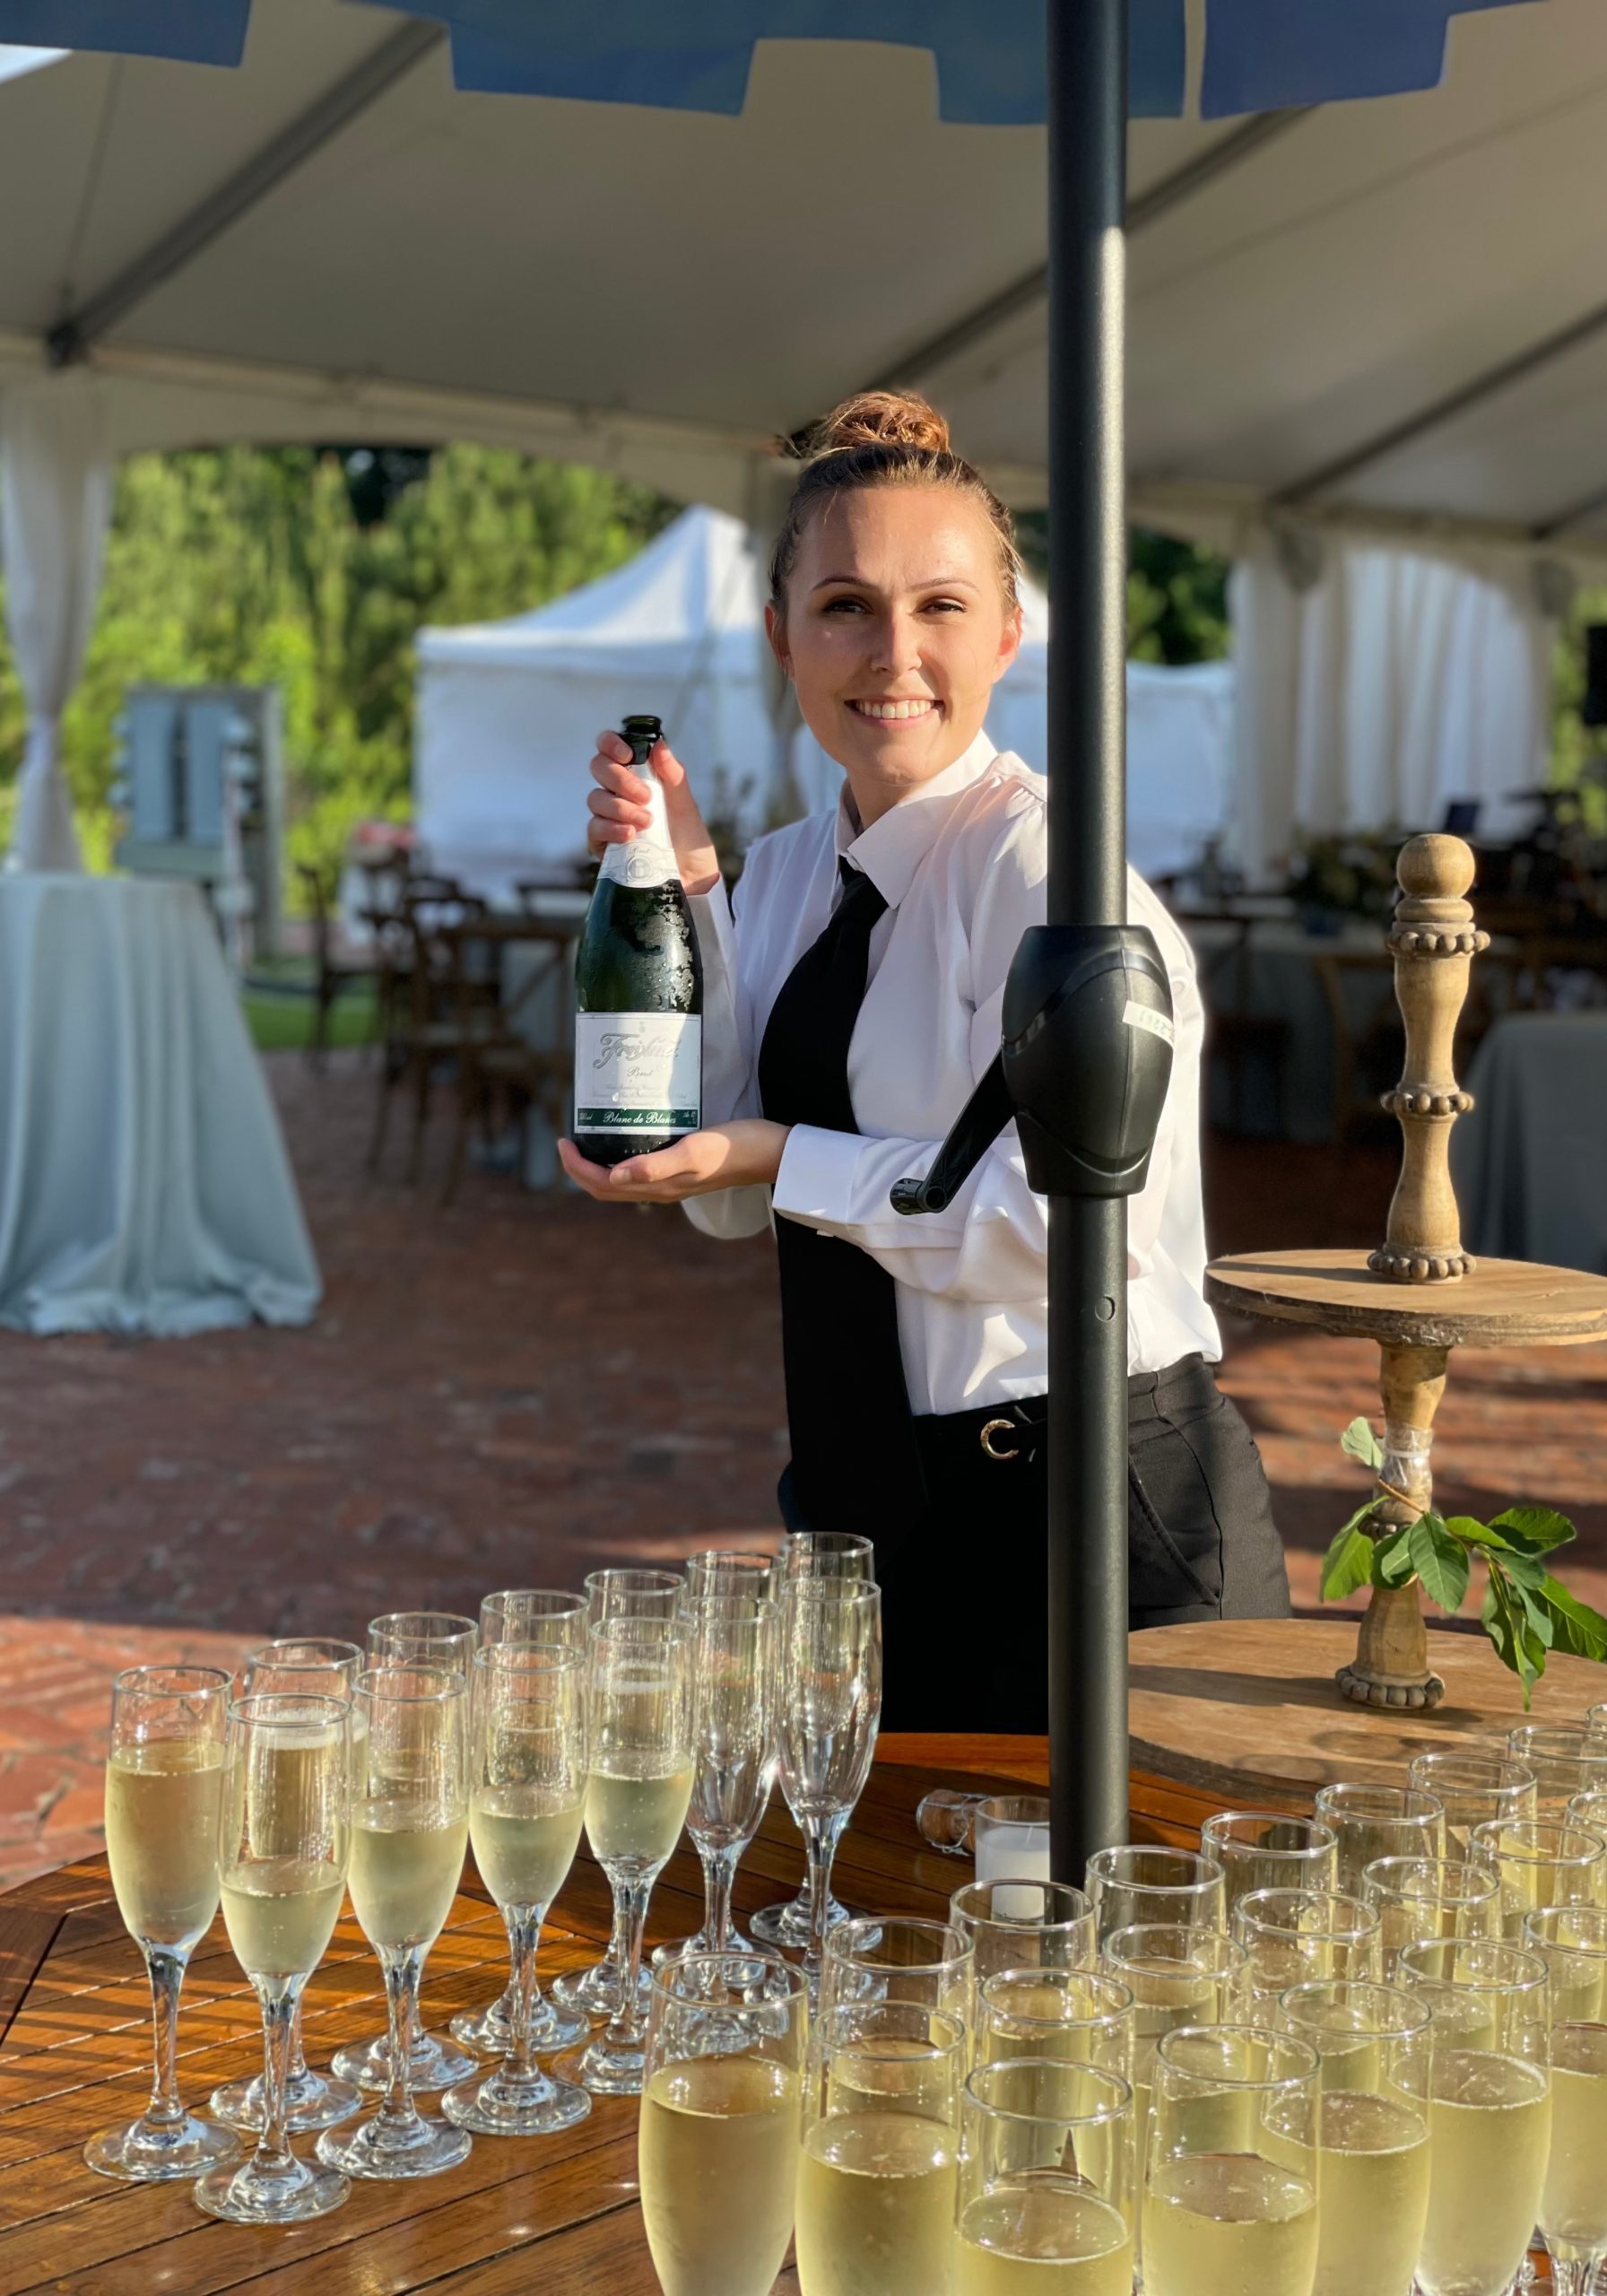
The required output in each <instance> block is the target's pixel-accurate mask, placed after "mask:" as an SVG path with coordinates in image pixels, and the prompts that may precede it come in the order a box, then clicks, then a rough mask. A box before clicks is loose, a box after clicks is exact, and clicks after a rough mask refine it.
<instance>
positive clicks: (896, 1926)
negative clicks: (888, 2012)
mask: <svg viewBox="0 0 1607 2296" xmlns="http://www.w3.org/2000/svg"><path fill="white" fill-rule="evenodd" d="M819 1998H820V2006H821V2011H822V2013H824V2012H825V2011H826V2010H829V2009H835V2008H837V2007H838V2006H839V2005H845V2004H847V2003H849V2002H855V2001H863V2002H876V2001H890V2002H902V2003H906V2004H908V2005H910V2006H913V2007H917V2008H923V2009H937V2010H941V2011H942V2013H943V2014H944V2015H945V2016H951V2017H958V2018H959V2020H960V2023H961V2024H962V2025H964V2026H965V2027H966V2029H967V2031H969V2029H970V2026H971V2022H972V2020H973V2018H974V2017H975V2014H976V2007H977V1977H976V1953H975V1952H974V1950H973V1947H972V1944H971V1940H970V1938H969V1935H967V1934H966V1932H965V1930H964V1929H963V1928H961V1926H960V1924H959V1923H958V1922H954V1921H928V1920H925V1919H924V1918H918V1917H915V1916H909V1915H904V1914H899V1915H898V1916H896V1917H895V1918H890V1919H889V1918H885V1917H884V1918H882V1919H880V1920H872V1919H871V1918H868V1917H864V1918H857V1919H853V1920H848V1921H839V1922H838V1926H837V1927H836V1928H835V1929H833V1930H832V1931H831V1932H830V1934H829V1935H828V1937H827V1939H826V1957H825V1964H824V1970H823V1973H822V1975H821V1985H820V1996H819Z"/></svg>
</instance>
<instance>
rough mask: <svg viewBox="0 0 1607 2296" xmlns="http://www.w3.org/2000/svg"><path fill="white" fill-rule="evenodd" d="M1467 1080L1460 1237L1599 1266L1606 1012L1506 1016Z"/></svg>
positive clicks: (1493, 1253)
mask: <svg viewBox="0 0 1607 2296" xmlns="http://www.w3.org/2000/svg"><path fill="white" fill-rule="evenodd" d="M1466 1081H1467V1088H1468V1090H1469V1091H1471V1092H1472V1095H1473V1100H1474V1107H1473V1110H1472V1115H1471V1116H1465V1117H1464V1118H1463V1119H1462V1121H1461V1122H1460V1123H1459V1124H1458V1125H1457V1126H1456V1128H1455V1132H1454V1133H1453V1134H1452V1135H1451V1169H1452V1172H1453V1175H1454V1177H1455V1183H1456V1198H1457V1202H1458V1204H1459V1205H1460V1206H1461V1209H1462V1233H1463V1239H1464V1242H1465V1243H1466V1244H1467V1246H1468V1247H1469V1248H1470V1249H1471V1250H1472V1251H1474V1252H1477V1253H1478V1254H1479V1255H1480V1256H1481V1257H1494V1258H1506V1259H1530V1260H1540V1261H1543V1262H1545V1263H1547V1264H1548V1265H1551V1266H1555V1267H1577V1268H1583V1269H1584V1270H1585V1272H1586V1273H1587V1274H1593V1275H1600V1274H1607V1010H1600V1009H1598V1010H1592V1011H1587V1012H1578V1013H1509V1014H1507V1015H1505V1016H1504V1017H1503V1018H1501V1019H1500V1020H1498V1021H1497V1022H1496V1023H1495V1025H1494V1026H1493V1027H1492V1028H1491V1029H1490V1032H1489V1034H1488V1035H1487V1036H1486V1037H1485V1038H1484V1039H1483V1041H1482V1043H1481V1045H1480V1047H1479V1048H1478V1051H1477V1052H1476V1053H1475V1054H1474V1056H1473V1059H1472V1065H1470V1067H1469V1069H1468V1072H1467V1080H1466Z"/></svg>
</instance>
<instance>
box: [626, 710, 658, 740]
mask: <svg viewBox="0 0 1607 2296" xmlns="http://www.w3.org/2000/svg"><path fill="white" fill-rule="evenodd" d="M620 731H621V734H623V735H624V736H625V739H626V740H627V741H628V742H630V741H638V742H656V741H658V740H659V739H661V737H662V735H663V734H664V720H663V718H648V717H645V716H644V717H637V718H626V720H625V722H624V724H623V725H622V726H621V728H620Z"/></svg>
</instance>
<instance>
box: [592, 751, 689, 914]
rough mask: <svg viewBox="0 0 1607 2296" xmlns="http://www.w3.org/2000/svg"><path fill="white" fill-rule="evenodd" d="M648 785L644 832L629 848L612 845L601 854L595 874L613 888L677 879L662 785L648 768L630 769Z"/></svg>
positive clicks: (655, 883) (661, 882)
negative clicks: (613, 885)
mask: <svg viewBox="0 0 1607 2296" xmlns="http://www.w3.org/2000/svg"><path fill="white" fill-rule="evenodd" d="M633 770H634V771H635V772H637V773H638V774H639V775H640V776H641V778H642V779H643V780H644V781H645V782H646V783H647V787H648V790H649V792H650V795H649V796H648V798H647V812H648V814H649V816H650V818H649V820H648V822H647V828H646V829H638V831H637V832H636V835H635V836H634V837H633V838H632V839H631V840H630V844H629V845H611V846H609V847H608V848H606V849H605V850H604V855H603V860H602V864H601V866H600V867H599V869H598V872H597V874H598V875H599V876H602V877H607V878H609V879H610V880H611V881H612V883H614V884H616V885H665V884H668V883H670V882H671V881H672V879H673V878H676V877H679V875H680V874H681V871H680V868H679V866H678V865H677V863H676V860H675V847H674V842H673V839H672V838H671V836H670V817H669V813H668V811H667V809H666V808H665V796H664V783H663V782H662V781H661V780H660V779H659V778H658V776H657V775H656V773H655V772H654V770H653V769H652V767H651V766H650V765H638V766H637V767H635V768H634V769H633Z"/></svg>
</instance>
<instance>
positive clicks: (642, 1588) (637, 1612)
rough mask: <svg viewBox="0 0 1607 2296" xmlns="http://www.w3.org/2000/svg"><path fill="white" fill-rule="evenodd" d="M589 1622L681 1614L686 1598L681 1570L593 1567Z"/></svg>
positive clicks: (588, 1593)
mask: <svg viewBox="0 0 1607 2296" xmlns="http://www.w3.org/2000/svg"><path fill="white" fill-rule="evenodd" d="M685 1599H686V1580H685V1578H683V1577H682V1573H681V1572H680V1571H679V1570H590V1571H588V1572H587V1573H586V1624H587V1626H588V1627H593V1626H602V1625H603V1624H604V1623H605V1622H606V1621H607V1620H609V1619H612V1618H657V1619H673V1618H675V1617H678V1616H679V1614H680V1611H681V1605H682V1603H683V1602H684V1601H685Z"/></svg>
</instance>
